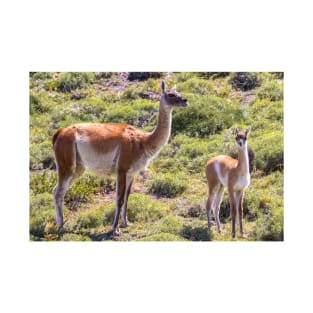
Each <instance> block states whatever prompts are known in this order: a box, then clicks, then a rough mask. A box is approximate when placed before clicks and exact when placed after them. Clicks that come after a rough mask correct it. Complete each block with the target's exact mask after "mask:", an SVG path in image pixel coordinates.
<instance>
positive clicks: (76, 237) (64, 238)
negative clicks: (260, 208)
mask: <svg viewBox="0 0 313 313" xmlns="http://www.w3.org/2000/svg"><path fill="white" fill-rule="evenodd" d="M61 241H91V239H90V238H89V237H88V236H84V235H79V234H71V233H66V234H64V235H63V236H62V238H61Z"/></svg>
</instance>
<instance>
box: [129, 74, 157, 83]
mask: <svg viewBox="0 0 313 313" xmlns="http://www.w3.org/2000/svg"><path fill="white" fill-rule="evenodd" d="M162 76H163V73H161V72H129V74H128V80H130V81H133V80H146V79H148V78H161V77H162Z"/></svg>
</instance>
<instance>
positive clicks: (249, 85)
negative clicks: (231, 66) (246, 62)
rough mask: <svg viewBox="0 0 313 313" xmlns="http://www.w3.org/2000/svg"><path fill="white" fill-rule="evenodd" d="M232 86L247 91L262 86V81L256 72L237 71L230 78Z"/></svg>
mask: <svg viewBox="0 0 313 313" xmlns="http://www.w3.org/2000/svg"><path fill="white" fill-rule="evenodd" d="M229 83H230V84H231V86H232V87H233V88H235V89H239V90H242V91H247V90H250V89H253V88H255V87H259V86H260V81H259V79H258V77H257V75H256V74H255V73H250V72H237V73H234V74H233V75H232V77H231V78H230V80H229Z"/></svg>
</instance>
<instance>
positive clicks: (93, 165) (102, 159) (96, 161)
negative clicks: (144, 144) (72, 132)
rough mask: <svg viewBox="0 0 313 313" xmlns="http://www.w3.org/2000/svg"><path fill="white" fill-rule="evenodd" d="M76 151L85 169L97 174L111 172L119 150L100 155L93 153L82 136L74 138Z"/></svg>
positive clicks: (114, 166) (117, 148)
mask: <svg viewBox="0 0 313 313" xmlns="http://www.w3.org/2000/svg"><path fill="white" fill-rule="evenodd" d="M76 145H77V151H78V154H79V156H80V159H81V162H82V163H83V165H84V167H85V168H86V169H89V170H91V171H93V172H97V173H107V172H113V171H114V170H115V168H116V164H117V161H118V157H119V151H120V148H119V147H116V148H115V149H113V150H111V151H109V152H107V153H105V154H101V153H98V152H97V151H95V149H94V148H93V147H92V146H91V145H90V143H89V142H88V141H87V140H85V138H84V137H83V136H77V137H76Z"/></svg>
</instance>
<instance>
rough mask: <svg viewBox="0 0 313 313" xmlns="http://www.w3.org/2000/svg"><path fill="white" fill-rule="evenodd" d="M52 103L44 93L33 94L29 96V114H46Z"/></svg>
mask: <svg viewBox="0 0 313 313" xmlns="http://www.w3.org/2000/svg"><path fill="white" fill-rule="evenodd" d="M52 106H53V102H52V100H51V98H50V97H49V96H48V95H47V94H46V93H43V92H41V93H33V92H31V93H30V94H29V113H30V114H34V113H40V114H42V113H47V112H50V110H51V109H52Z"/></svg>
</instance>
